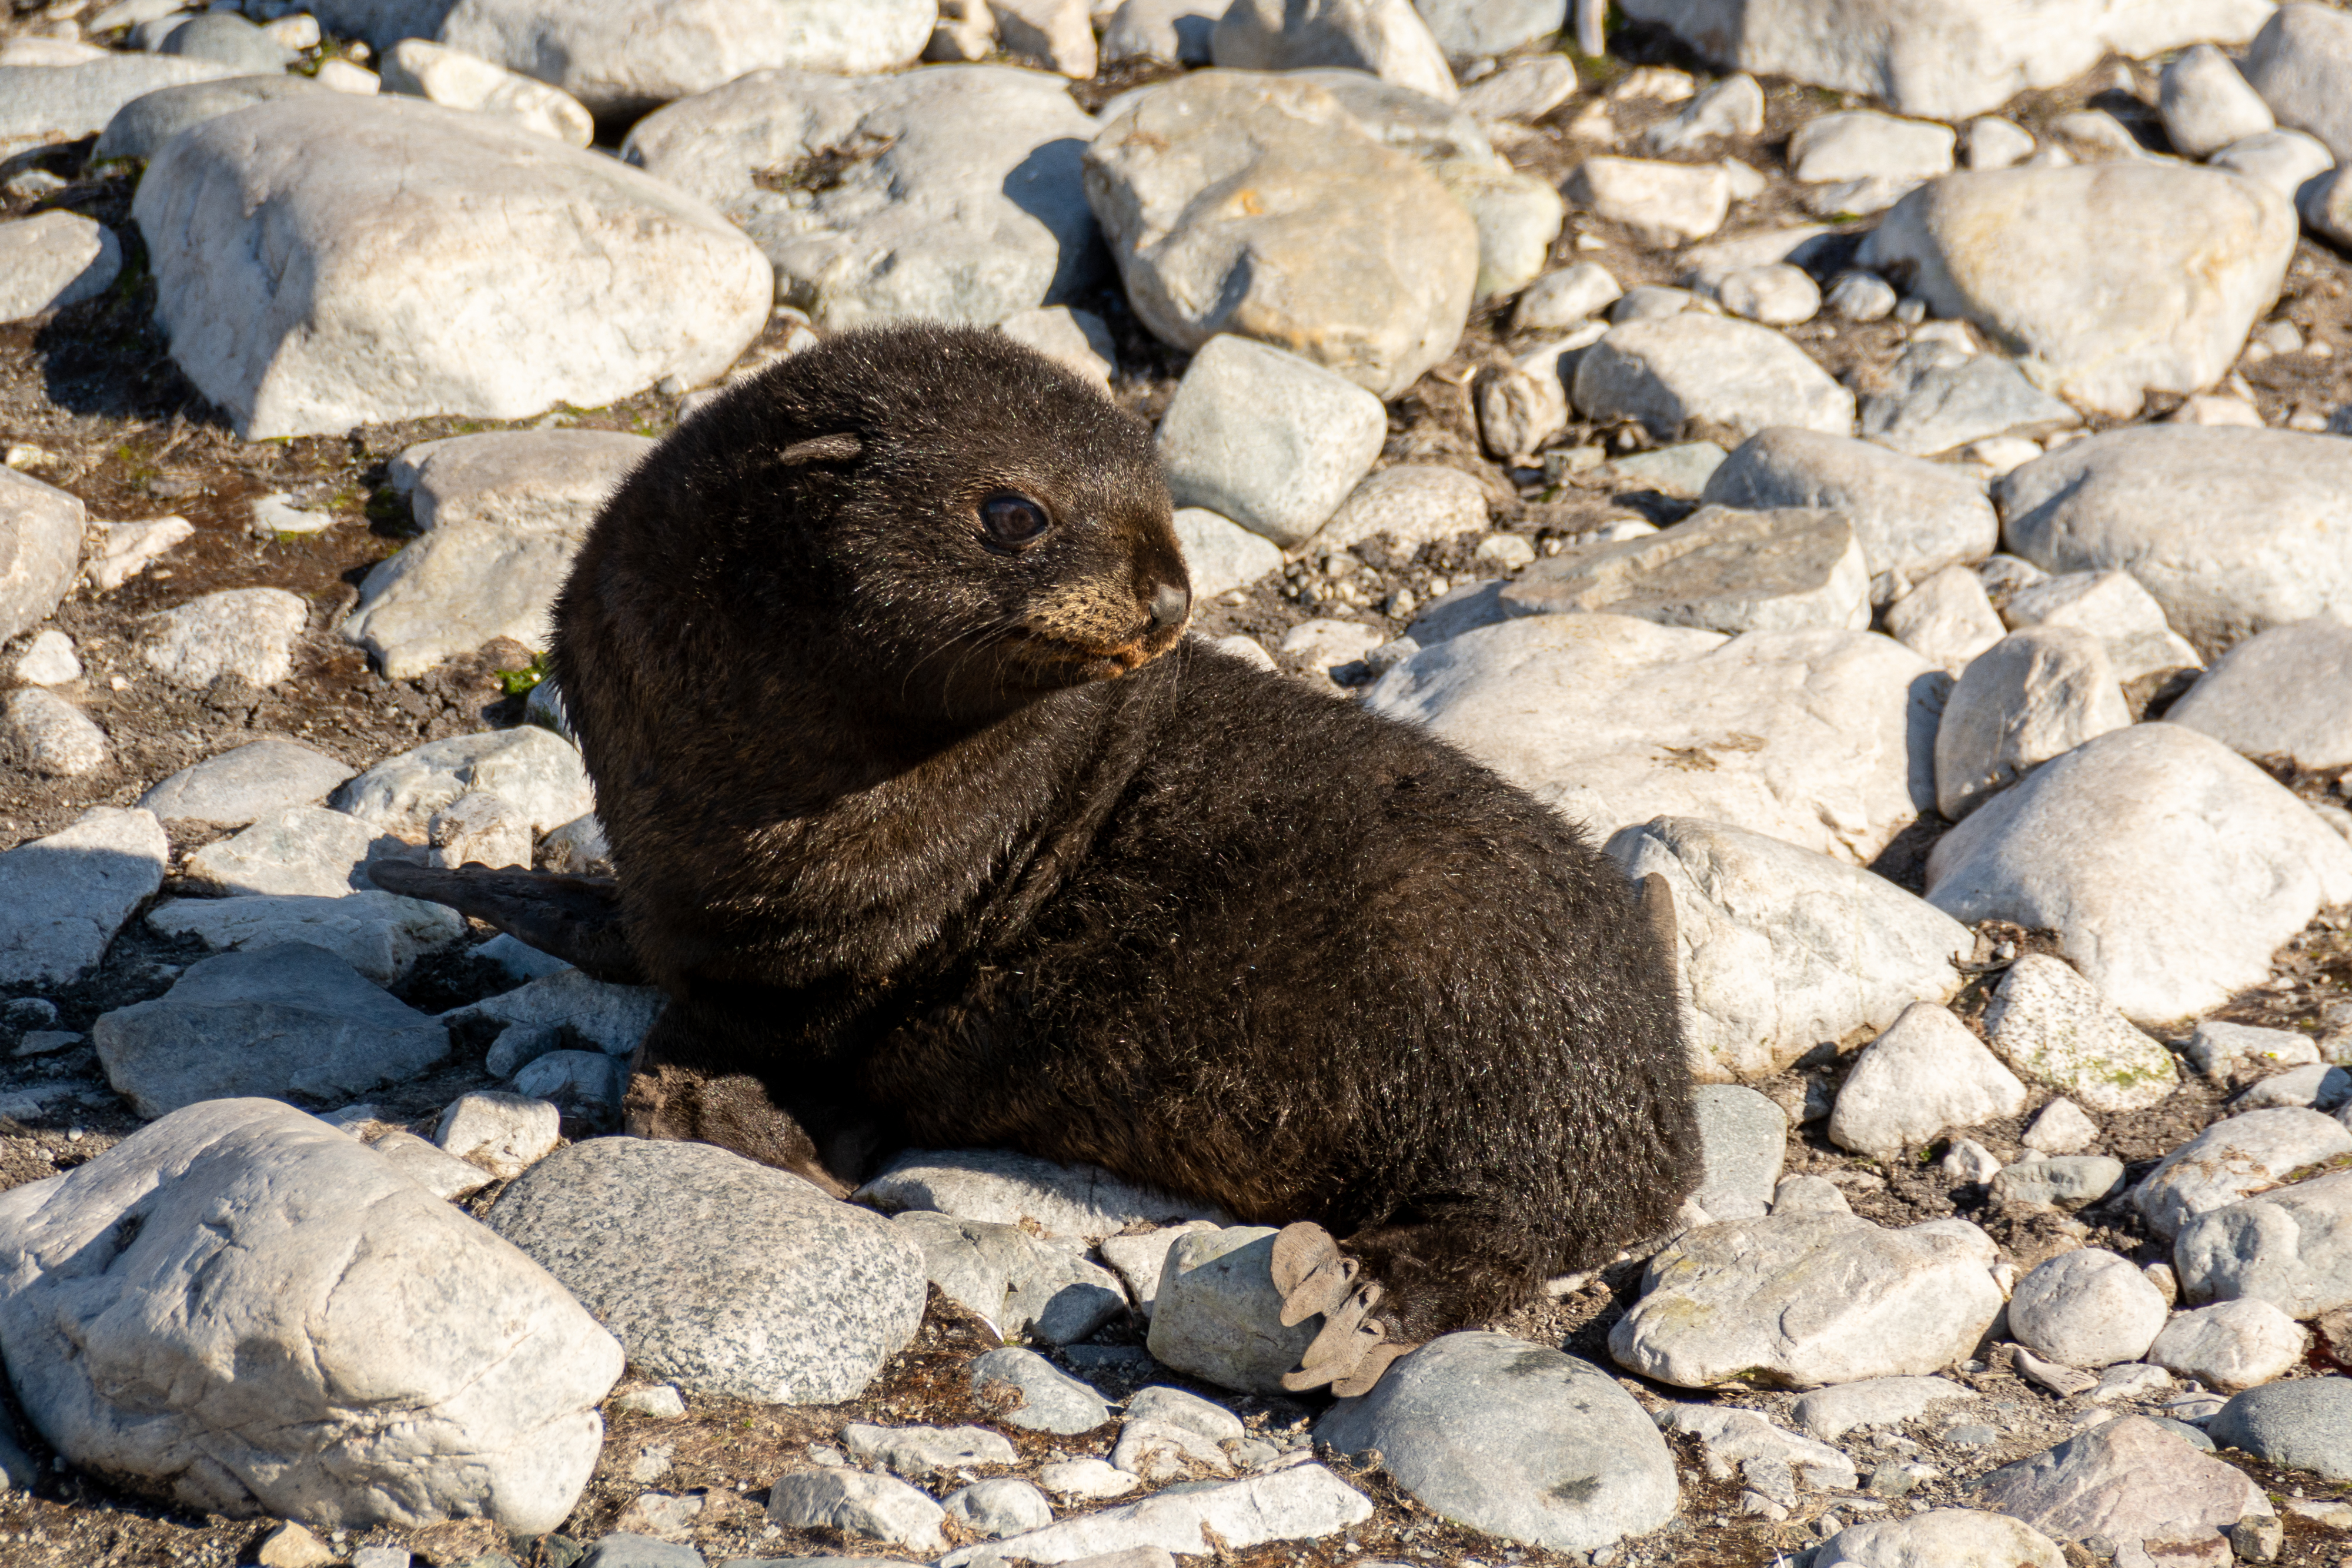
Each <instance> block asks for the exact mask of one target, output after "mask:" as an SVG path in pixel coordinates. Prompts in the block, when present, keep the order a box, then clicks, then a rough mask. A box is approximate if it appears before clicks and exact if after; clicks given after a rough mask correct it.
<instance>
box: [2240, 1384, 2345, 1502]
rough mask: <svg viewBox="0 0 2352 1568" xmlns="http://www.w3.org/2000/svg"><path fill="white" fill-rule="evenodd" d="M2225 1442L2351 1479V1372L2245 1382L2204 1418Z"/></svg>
mask: <svg viewBox="0 0 2352 1568" xmlns="http://www.w3.org/2000/svg"><path fill="white" fill-rule="evenodd" d="M2205 1435H2206V1436H2207V1437H2211V1438H2212V1439H2213V1440H2214V1441H2215V1442H2216V1443H2220V1444H2221V1445H2223V1446H2225V1447H2227V1448H2243V1449H2244V1450H2245V1451H2246V1452H2247V1453H2250V1454H2252V1455H2253V1456H2254V1457H2255V1458H2263V1459H2268V1460H2269V1461H2270V1462H2271V1463H2273V1464H2274V1465H2285V1466H2287V1467H2289V1468H2291V1469H2298V1470H2309V1471H2311V1472H2312V1473H2313V1474H2314V1475H2316V1476H2322V1477H2325V1478H2326V1479H2328V1480H2331V1481H2352V1378H2344V1377H2297V1378H2293V1379H2290V1380H2288V1381H2286V1382H2284V1383H2265V1384H2263V1385H2262V1386H2260V1387H2258V1388H2249V1389H2247V1390H2246V1391H2245V1392H2244V1393H2243V1394H2241V1395H2239V1396H2237V1397H2236V1398H2234V1399H2232V1400H2231V1401H2230V1402H2229V1403H2228V1404H2227V1405H2224V1406H2221V1414H2220V1415H2218V1416H2214V1417H2213V1418H2212V1419H2211V1420H2210V1421H2208V1422H2206V1423H2205Z"/></svg>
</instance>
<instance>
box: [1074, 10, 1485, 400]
mask: <svg viewBox="0 0 2352 1568" xmlns="http://www.w3.org/2000/svg"><path fill="white" fill-rule="evenodd" d="M1400 3H1401V0H1400ZM1086 182H1087V197H1088V200H1089V201H1090V202H1091V203H1092V204H1093V207H1094V212H1095V215H1096V217H1097V219H1098V220H1099V221H1100V222H1101V224H1102V227H1103V230H1104V233H1105V235H1106V237H1107V238H1108V240H1109V242H1110V247H1111V254H1112V256H1114V258H1115V259H1116V260H1117V261H1118V267H1119V272H1120V275H1121V277H1123V278H1124V279H1125V281H1126V284H1127V289H1128V296H1129V301H1130V302H1131V303H1132V304H1133V306H1134V308H1135V310H1136V313H1137V315H1138V316H1139V317H1140V318H1141V319H1142V320H1143V322H1144V324H1145V325H1146V326H1148V327H1150V329H1151V330H1152V331H1153V332H1154V333H1156V334H1158V335H1159V336H1160V337H1161V338H1163V339H1165V340H1167V341H1169V342H1171V343H1173V344H1175V345H1176V346H1177V347H1179V348H1182V349H1198V348H1199V347H1200V346H1201V345H1202V344H1203V343H1205V342H1206V341H1207V340H1209V339H1210V338H1212V337H1214V336H1215V335H1217V334H1219V333H1221V332H1234V333H1239V334H1242V335H1244V336H1246V337H1251V338H1255V339H1259V340H1263V341H1265V342H1268V343H1272V344H1274V345H1276V347H1279V348H1283V349H1287V350H1292V351H1293V352H1296V353H1298V354H1300V355H1302V356H1304V357H1306V358H1307V359H1310V360H1312V361H1315V362H1317V363H1318V364H1321V365H1325V366H1328V368H1330V369H1331V370H1334V371H1338V372H1339V373H1340V374H1341V375H1344V376H1346V377H1347V378H1348V379H1349V380H1350V381H1352V382H1356V383H1357V384H1358V385H1359V386H1362V387H1365V388H1367V389H1369V390H1370V391H1371V392H1376V393H1378V394H1379V395H1380V396H1381V397H1393V396H1394V395H1396V394H1397V393H1398V392H1402V391H1403V390H1404V389H1405V388H1406V387H1407V386H1410V385H1411V384H1412V382H1413V381H1414V380H1416V379H1417V378H1418V377H1419V376H1420V375H1421V373H1422V372H1423V371H1426V370H1427V369H1429V368H1430V367H1431V366H1433V365H1434V364H1436V363H1437V362H1438V361H1440V360H1442V359H1444V357H1445V355H1447V354H1448V353H1450V352H1452V351H1453V349H1454V343H1455V341H1456V340H1457V339H1458V338H1459V337H1460V336H1461V332H1462V326H1463V322H1464V320H1465V317H1466V315H1467V313H1468V310H1469V306H1470V299H1471V295H1472V292H1473V290H1474V288H1475V285H1476V283H1477V277H1478V261H1479V248H1478V231H1477V225H1475V222H1474V221H1473V220H1472V218H1471V216H1470V214H1468V213H1467V212H1465V210H1464V209H1463V207H1462V206H1461V204H1459V203H1458V202H1456V201H1454V198H1453V197H1452V196H1451V195H1449V194H1447V193H1446V191H1445V188H1444V185H1443V184H1441V183H1438V181H1437V179H1436V177H1435V176H1434V175H1433V174H1431V173H1430V172H1428V171H1427V170H1426V169H1424V168H1423V166H1422V165H1421V164H1420V162H1418V161H1416V160H1414V159H1413V158H1412V157H1410V156H1408V155H1406V154H1404V153H1402V152H1396V151H1393V150H1391V149H1390V148H1387V147H1384V146H1382V145H1381V144H1380V143H1379V142H1377V141H1373V140H1372V139H1371V138H1370V137H1369V136H1367V135H1366V134H1365V133H1364V132H1363V131H1360V130H1359V129H1358V128H1357V126H1356V123H1355V121H1354V120H1352V119H1351V118H1350V117H1349V114H1348V113H1347V111H1346V110H1344V109H1342V108H1341V107H1340V104H1339V99H1336V98H1335V97H1333V96H1332V95H1331V94H1330V93H1328V92H1327V91H1325V90H1324V89H1321V88H1319V87H1317V86H1315V85H1314V84H1313V83H1311V82H1303V81H1293V80H1287V79H1285V78H1280V77H1260V76H1252V75H1246V74H1243V73H1240V72H1234V71H1224V70H1213V71H1198V72H1194V73H1192V74H1191V75H1189V76H1186V77H1184V78H1181V80H1179V81H1175V82H1171V83H1170V84H1169V85H1168V86H1166V87H1163V88H1160V89H1157V90H1154V91H1151V92H1148V93H1145V94H1142V95H1141V96H1140V97H1139V99H1136V100H1134V101H1133V102H1132V103H1131V104H1130V106H1129V108H1128V109H1127V110H1125V111H1123V112H1122V113H1120V114H1118V116H1117V117H1115V118H1114V119H1113V120H1111V122H1110V123H1109V124H1108V125H1107V126H1105V127H1104V128H1103V130H1102V131H1101V132H1100V134H1098V135H1097V137H1096V138H1095V141H1094V143H1093V145H1092V146H1091V147H1089V148H1088V149H1087V155H1086ZM1204 198H1207V199H1204Z"/></svg>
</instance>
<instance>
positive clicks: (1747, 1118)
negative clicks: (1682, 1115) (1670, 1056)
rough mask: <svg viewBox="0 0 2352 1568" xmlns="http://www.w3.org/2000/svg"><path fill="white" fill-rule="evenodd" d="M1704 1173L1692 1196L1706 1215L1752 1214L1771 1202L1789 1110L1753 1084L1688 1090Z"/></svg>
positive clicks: (1738, 1216)
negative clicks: (1755, 1088) (1695, 1119)
mask: <svg viewBox="0 0 2352 1568" xmlns="http://www.w3.org/2000/svg"><path fill="white" fill-rule="evenodd" d="M1691 1108H1692V1109H1693V1110H1694V1111H1696V1113H1698V1137H1699V1149H1700V1157H1701V1159H1702V1160H1703V1161H1704V1163H1705V1167H1706V1174H1705V1175H1703V1176H1700V1178H1699V1186H1698V1191H1697V1192H1696V1193H1694V1194H1692V1195H1691V1196H1692V1201H1694V1202H1696V1204H1697V1205H1698V1206H1699V1207H1701V1208H1704V1209H1706V1212H1707V1218H1710V1219H1753V1218H1759V1217H1760V1216H1762V1215H1763V1214H1764V1213H1765V1212H1766V1211H1767V1210H1769V1208H1770V1207H1772V1190H1773V1188H1774V1186H1777V1185H1778V1184H1779V1182H1780V1166H1781V1162H1782V1161H1784V1160H1785V1159H1787V1158H1788V1154H1789V1113H1787V1112H1785V1111H1783V1110H1781V1109H1780V1107H1779V1106H1778V1105H1775V1104H1774V1103H1772V1102H1771V1101H1769V1100H1767V1099H1766V1098H1765V1097H1764V1096H1763V1095H1761V1094H1759V1093H1758V1092H1756V1091H1755V1090H1753V1089H1748V1088H1745V1087H1742V1086H1741V1085H1739V1084H1737V1083H1702V1084H1699V1085H1697V1086H1696V1087H1695V1088H1693V1089H1692V1091H1691Z"/></svg>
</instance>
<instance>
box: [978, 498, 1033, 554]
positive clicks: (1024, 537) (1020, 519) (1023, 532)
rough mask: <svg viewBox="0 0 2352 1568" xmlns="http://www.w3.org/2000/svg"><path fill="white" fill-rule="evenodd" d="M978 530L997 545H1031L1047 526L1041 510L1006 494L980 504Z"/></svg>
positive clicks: (1031, 501)
mask: <svg viewBox="0 0 2352 1568" xmlns="http://www.w3.org/2000/svg"><path fill="white" fill-rule="evenodd" d="M980 526H981V527H982V528H986V529H987V530H988V537H989V538H992V539H994V540H995V541H996V542H997V543H998V544H1001V545H1025V544H1034V543H1035V542H1036V540H1037V539H1038V538H1039V537H1040V536H1042V535H1043V534H1044V533H1045V529H1046V528H1048V527H1050V526H1051V519H1049V518H1048V517H1046V516H1045V507H1041V506H1039V505H1038V504H1037V503H1036V502H1034V501H1033V500H1031V499H1030V498H1029V497H1026V496H1016V495H1014V494H1013V492H1011V491H1009V490H1007V491H1004V492H1003V493H1001V494H999V495H994V496H991V497H989V498H988V499H987V500H985V501H982V503H981V504H980Z"/></svg>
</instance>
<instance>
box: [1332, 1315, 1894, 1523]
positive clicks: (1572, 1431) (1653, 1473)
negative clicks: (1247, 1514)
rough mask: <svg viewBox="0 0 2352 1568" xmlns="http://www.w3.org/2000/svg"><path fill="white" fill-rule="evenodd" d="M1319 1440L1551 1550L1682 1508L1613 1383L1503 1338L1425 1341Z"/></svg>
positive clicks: (1342, 1404)
mask: <svg viewBox="0 0 2352 1568" xmlns="http://www.w3.org/2000/svg"><path fill="white" fill-rule="evenodd" d="M1315 1440H1316V1441H1317V1442H1318V1443H1327V1444H1328V1445H1330V1446H1331V1447H1332V1448H1336V1449H1339V1451H1340V1452H1342V1453H1359V1452H1361V1451H1363V1450H1365V1449H1368V1448H1377V1449H1379V1450H1380V1453H1381V1461H1382V1463H1383V1465H1384V1466H1385V1467H1386V1469H1388V1472H1389V1474H1390V1475H1391V1476H1392V1477H1394V1478H1395V1479H1396V1481H1397V1484H1399V1485H1400V1486H1402V1487H1403V1488H1404V1490H1406V1491H1408V1492H1410V1493H1412V1496H1413V1497H1414V1499H1415V1500H1418V1501H1419V1502H1420V1503H1422V1505H1423V1506H1424V1507H1426V1508H1428V1509H1430V1510H1431V1511H1433V1512H1435V1513H1436V1514H1438V1515H1439V1516H1440V1517H1442V1518H1444V1519H1450V1520H1453V1521H1455V1522H1456V1523H1459V1524H1466V1525H1468V1526H1470V1527H1471V1528H1472V1529H1474V1530H1481V1531H1486V1532H1487V1533H1488V1534H1491V1535H1499V1536H1502V1537H1504V1538H1505V1539H1507V1540H1510V1541H1514V1542H1520V1543H1522V1544H1525V1545H1531V1546H1542V1547H1547V1548H1549V1549H1551V1550H1553V1551H1559V1552H1590V1551H1592V1550H1595V1549H1597V1548H1601V1547H1605V1546H1609V1545H1612V1544H1614V1543H1615V1542H1618V1541H1620V1540H1622V1539H1623V1538H1624V1537H1626V1536H1628V1535H1642V1534H1646V1533H1647V1532H1649V1531H1653V1530H1655V1529H1657V1528H1658V1527H1659V1526H1661V1525H1663V1524H1664V1523H1665V1521H1666V1520H1667V1518H1668V1517H1669V1516H1671V1515H1672V1514H1673V1513H1674V1511H1675V1506H1676V1504H1677V1502H1678V1501H1679V1500H1680V1492H1679V1490H1678V1489H1677V1487H1676V1485H1675V1464H1674V1458H1673V1457H1672V1455H1671V1454H1669V1453H1668V1451H1667V1449H1666V1444H1665V1440H1664V1438H1663V1437H1660V1436H1659V1433H1658V1429H1657V1427H1656V1425H1655V1424H1654V1422H1652V1421H1651V1420H1650V1418H1649V1416H1647V1415H1645V1414H1644V1413H1643V1410H1642V1408H1641V1406H1638V1405H1636V1404H1634V1402H1633V1396H1631V1395H1629V1394H1627V1393H1626V1392H1625V1391H1624V1390H1623V1389H1622V1388H1621V1387H1619V1386H1618V1385H1617V1380H1616V1379H1615V1378H1614V1377H1612V1376H1611V1375H1609V1374H1608V1373H1606V1372H1604V1371H1602V1370H1601V1368H1600V1367H1597V1366H1595V1365H1593V1364H1591V1362H1588V1361H1582V1360H1580V1359H1578V1358H1577V1357H1575V1356H1572V1355H1567V1354H1562V1353H1561V1352H1559V1351H1557V1350H1553V1349H1550V1348H1549V1347H1546V1346H1541V1345H1535V1344H1530V1343H1528V1342H1526V1341H1525V1340H1517V1339H1512V1338H1510V1337H1508V1336H1507V1335H1505V1334H1498V1333H1451V1334H1446V1335H1444V1337H1442V1338H1439V1339H1435V1340H1432V1341H1431V1342H1430V1343H1427V1344H1425V1345H1423V1346H1422V1347H1421V1348H1420V1349H1419V1350H1416V1351H1414V1352H1413V1353H1412V1354H1410V1355H1408V1356H1406V1357H1405V1358H1404V1359H1403V1360H1402V1361H1400V1362H1398V1363H1396V1364H1394V1365H1392V1366H1391V1367H1390V1368H1389V1370H1388V1372H1387V1373H1386V1375H1383V1376H1382V1377H1381V1381H1380V1382H1379V1384H1377V1385H1374V1387H1373V1389H1372V1391H1371V1392H1370V1394H1367V1395H1365V1396H1362V1397H1360V1398H1357V1399H1343V1400H1340V1401H1339V1403H1338V1404H1336V1405H1334V1406H1332V1408H1331V1413H1330V1414H1329V1415H1328V1416H1324V1417H1323V1419H1322V1420H1321V1421H1319V1422H1318V1423H1317V1424H1316V1427H1315ZM1849 1474H1851V1469H1849Z"/></svg>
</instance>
